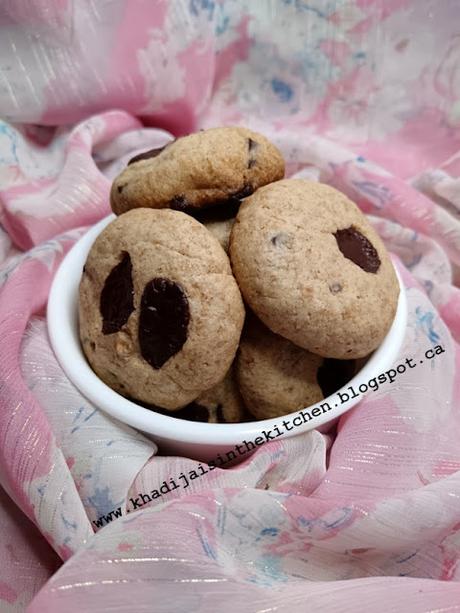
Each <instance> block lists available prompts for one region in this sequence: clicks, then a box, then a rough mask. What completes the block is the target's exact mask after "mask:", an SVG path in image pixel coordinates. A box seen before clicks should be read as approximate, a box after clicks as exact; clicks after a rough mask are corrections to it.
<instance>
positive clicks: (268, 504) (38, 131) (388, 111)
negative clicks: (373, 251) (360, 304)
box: [0, 0, 460, 613]
mask: <svg viewBox="0 0 460 613" xmlns="http://www.w3.org/2000/svg"><path fill="white" fill-rule="evenodd" d="M459 19H460V5H459V4H458V2H457V0H444V2H442V3H441V2H433V1H432V0H417V1H416V0H388V1H385V2H383V0H382V1H380V0H311V1H308V0H306V1H303V0H273V1H271V2H266V3H265V2H251V3H249V2H242V1H241V0H228V1H227V2H218V1H213V0H187V1H183V0H177V2H176V1H175V2H165V1H164V2H163V1H152V0H149V1H147V0H135V1H133V2H128V1H126V0H115V1H113V2H110V3H106V2H104V3H103V2H86V1H84V2H77V1H76V0H47V1H46V2H39V1H38V0H33V1H32V2H25V1H24V0H17V1H15V2H13V1H6V2H3V3H2V6H1V7H0V116H1V117H2V118H3V121H1V122H0V219H1V227H0V339H1V351H0V534H1V537H0V611H2V612H3V611H7V612H16V611H23V610H25V609H26V608H27V610H28V611H29V612H30V613H35V612H37V613H41V612H42V611H47V612H51V613H53V612H56V613H57V612H58V611H59V612H60V611H63V610H65V611H66V612H67V613H73V612H74V611H75V612H77V611H82V610H83V611H85V612H102V611H132V610H136V611H150V610H155V611H161V612H172V611H200V612H204V613H205V612H213V611H215V610H217V609H218V608H219V609H220V610H223V611H230V610H238V611H241V612H246V611H248V612H256V611H258V612H259V613H262V611H264V612H265V611H266V612H268V611H270V612H271V611H289V612H292V611H305V610H307V609H308V610H311V611H322V612H323V611H324V612H331V613H332V612H336V611H348V610H349V611H370V610H371V611H374V612H377V613H379V612H381V613H386V612H387V611H391V610H394V611H400V610H401V611H402V610H404V611H409V612H410V613H415V612H428V611H432V610H443V611H456V610H460V604H459V603H460V583H459V581H460V565H459V558H460V446H459V443H458V441H459V440H460V351H459V345H458V343H459V341H460V290H459V289H458V280H459V270H460V179H459V175H460V70H459V66H460V37H459V29H458V23H459ZM221 124H244V125H247V126H249V127H252V128H254V129H256V130H260V131H262V132H264V133H265V134H266V135H267V136H268V137H269V138H271V139H272V140H273V141H274V142H275V143H276V144H277V145H278V146H279V147H280V149H281V150H282V152H283V154H284V156H285V158H286V161H287V174H288V176H299V177H308V178H310V179H314V180H320V181H324V182H327V183H330V184H332V185H334V186H336V187H338V188H339V189H340V190H342V191H344V192H345V193H347V194H348V195H349V196H350V197H351V198H352V199H353V200H355V201H356V202H357V203H358V205H359V206H360V207H361V209H362V210H363V211H364V212H365V213H366V214H368V215H369V218H370V219H371V221H372V223H373V225H374V226H375V228H376V229H377V231H378V232H379V234H380V235H381V236H382V238H383V240H384V241H385V243H386V245H387V247H388V248H389V250H390V251H391V252H392V253H393V256H394V260H395V262H396V265H397V267H398V269H399V271H400V273H401V276H402V278H403V281H404V285H405V288H406V292H407V298H408V309H409V312H408V325H407V330H406V334H405V338H404V343H403V347H402V349H401V353H400V356H399V358H398V360H399V362H403V361H404V360H405V359H406V358H412V359H413V360H414V363H416V368H415V367H414V368H411V369H409V370H407V372H405V373H404V374H403V375H401V376H400V377H399V378H398V379H397V381H395V382H394V383H393V384H386V385H385V386H382V387H381V388H380V389H379V390H378V391H376V392H372V393H370V394H369V395H367V396H366V397H365V398H364V399H363V400H362V401H361V402H360V403H359V405H358V406H357V407H356V408H355V409H353V410H352V411H350V412H349V413H348V414H346V415H344V416H343V417H342V418H341V419H340V420H339V423H338V425H337V427H336V428H334V429H332V430H330V431H329V432H328V433H326V434H321V433H319V432H317V431H313V432H310V433H306V434H303V435H299V436H296V437H294V438H291V439H286V440H277V441H273V442H270V443H267V444H265V445H263V446H262V447H260V448H259V449H258V451H257V452H256V453H255V454H254V455H252V456H251V457H249V458H248V459H246V461H244V462H243V463H241V464H239V465H238V466H236V467H234V468H231V469H227V470H223V469H220V468H217V469H215V470H214V471H212V472H209V473H208V474H206V475H204V476H202V477H201V478H200V479H198V480H196V481H195V480H194V481H191V482H190V487H189V488H188V489H178V490H175V491H172V492H171V493H168V494H167V495H164V496H163V497H162V498H161V499H154V500H152V501H151V502H148V501H147V502H146V503H145V504H143V505H142V508H140V509H139V510H136V511H135V512H132V513H131V514H130V515H127V514H125V513H123V514H122V515H121V516H119V517H117V515H113V513H112V515H110V514H111V512H112V511H114V510H116V509H118V508H121V509H123V510H124V509H126V507H127V505H128V504H129V501H130V499H131V498H133V497H134V498H136V497H137V496H139V493H142V492H146V493H148V492H150V491H152V490H153V489H155V488H158V486H159V485H160V484H161V483H162V481H163V480H165V479H168V478H170V477H175V476H178V475H180V473H181V472H182V471H185V472H187V471H190V470H192V469H194V468H197V464H198V463H197V462H196V461H194V460H190V459H187V458H180V457H166V456H162V455H161V450H160V451H158V449H157V448H156V445H155V444H154V443H152V441H150V440H149V439H147V438H146V437H145V436H144V435H142V434H141V433H139V432H136V431H135V430H133V429H132V428H130V427H128V426H125V425H123V424H121V423H119V422H116V421H114V420H113V419H111V418H110V417H109V416H107V415H106V414H105V413H103V412H102V411H100V410H99V409H98V407H96V406H93V405H92V404H91V403H89V402H88V401H87V400H86V399H85V398H84V397H83V396H82V395H81V394H80V393H79V391H78V390H77V389H75V387H74V386H73V385H72V384H71V383H70V381H69V380H68V379H67V378H66V376H65V375H64V373H63V372H62V370H61V368H60V366H59V364H58V363H57V361H56V358H55V357H54V354H53V351H52V349H51V347H50V344H49V339H48V336H47V328H46V321H45V309H46V302H47V297H48V293H49V289H50V285H51V283H52V279H53V275H54V273H55V271H56V269H57V267H58V266H59V263H60V262H61V260H62V258H63V257H64V255H65V253H66V252H67V251H68V249H69V248H70V247H71V246H72V245H73V244H74V243H75V241H76V240H77V239H78V238H79V237H80V236H81V235H82V234H83V233H84V232H85V229H87V228H88V227H89V226H91V225H92V224H93V223H95V222H96V221H98V220H99V219H101V218H102V217H103V216H105V215H106V214H107V213H108V212H109V202H108V194H109V188H110V181H111V179H112V178H113V177H114V176H115V175H116V174H117V173H118V172H119V171H120V169H121V168H122V167H123V166H124V165H125V164H126V162H127V160H128V159H129V158H130V157H131V156H132V155H134V154H135V153H137V152H139V151H142V150H143V149H147V148H152V147H156V146H161V145H162V144H163V143H164V142H165V141H166V140H167V139H168V138H169V137H170V135H171V134H173V135H175V136H177V135H181V134H186V133H188V132H190V131H193V130H196V129H199V128H202V127H203V128H206V127H209V126H213V125H221ZM456 281H457V284H456ZM434 347H442V348H443V351H442V353H439V354H438V355H435V357H434V358H432V359H425V358H424V356H425V353H426V351H427V349H429V348H434ZM102 516H105V517H107V516H110V518H109V519H108V520H107V521H106V522H105V523H104V522H102V525H101V522H100V521H99V520H100V518H101V517H102Z"/></svg>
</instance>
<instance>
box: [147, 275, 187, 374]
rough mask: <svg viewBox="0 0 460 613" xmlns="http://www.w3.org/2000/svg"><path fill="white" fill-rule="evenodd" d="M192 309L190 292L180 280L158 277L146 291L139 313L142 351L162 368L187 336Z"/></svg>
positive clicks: (149, 360) (154, 366) (149, 283)
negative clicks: (188, 298)
mask: <svg viewBox="0 0 460 613" xmlns="http://www.w3.org/2000/svg"><path fill="white" fill-rule="evenodd" d="M189 321H190V309H189V305H188V300H187V296H186V295H185V292H184V290H183V289H182V287H181V286H180V285H179V284H178V283H174V281H171V280H170V279H163V278H161V277H157V278H155V279H152V280H151V281H149V282H148V283H147V285H146V286H145V288H144V291H143V293H142V298H141V305H140V314H139V336H138V338H139V346H140V350H141V355H142V357H143V358H144V360H146V362H148V363H149V364H150V366H152V367H153V368H155V369H159V368H161V367H162V366H163V364H165V363H166V362H167V361H168V360H169V359H170V358H171V357H172V356H174V355H176V353H177V352H178V351H180V349H181V348H182V346H183V345H184V343H185V341H186V340H187V329H188V324H189Z"/></svg>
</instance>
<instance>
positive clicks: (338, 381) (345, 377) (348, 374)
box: [316, 358, 356, 398]
mask: <svg viewBox="0 0 460 613" xmlns="http://www.w3.org/2000/svg"><path fill="white" fill-rule="evenodd" d="M355 368H356V364H355V360H336V359H335V358H325V359H324V361H323V363H322V364H321V366H320V367H319V368H318V373H317V376H316V379H317V381H318V385H319V386H320V388H321V391H322V392H323V395H324V397H325V398H327V397H328V396H330V395H331V394H333V393H334V392H336V391H337V390H339V389H340V388H341V387H343V386H344V385H345V383H348V381H350V379H351V378H352V377H353V375H354V373H355Z"/></svg>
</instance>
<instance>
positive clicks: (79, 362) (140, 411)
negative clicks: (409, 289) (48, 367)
mask: <svg viewBox="0 0 460 613" xmlns="http://www.w3.org/2000/svg"><path fill="white" fill-rule="evenodd" d="M112 219H114V215H110V216H109V217H106V218H105V219H103V220H102V221H100V222H99V223H98V224H96V225H95V226H93V227H92V228H91V229H90V230H89V231H88V232H87V233H86V234H85V235H84V236H83V237H82V238H81V239H80V240H79V241H78V242H77V243H76V244H75V245H74V247H73V248H72V249H71V251H69V253H68V254H67V256H66V257H65V258H64V260H63V262H62V263H61V266H60V267H59V270H58V271H57V273H56V276H55V278H54V281H53V285H52V288H51V292H50V296H49V300H48V314H47V317H48V329H49V335H50V339H51V344H52V347H53V349H54V352H55V354H56V356H57V359H58V361H59V363H60V364H61V366H62V368H63V370H64V371H65V373H66V374H67V376H68V377H69V379H70V380H71V381H72V382H73V383H74V385H75V386H76V387H77V388H78V389H79V390H80V392H81V393H82V394H83V395H84V396H86V398H88V399H89V400H90V401H91V402H92V403H94V404H95V405H96V406H97V407H99V408H100V409H103V410H104V411H105V412H106V413H108V414H109V415H111V416H112V417H115V418H116V419H119V420H120V421H122V422H125V423H126V424H129V425H130V426H133V427H134V428H137V429H139V430H141V431H142V432H144V433H145V434H146V435H147V436H149V437H150V438H151V439H153V440H154V441H155V442H156V443H158V445H159V447H160V449H161V450H162V451H166V452H169V453H176V454H178V455H185V456H187V457H192V458H196V459H199V460H210V459H213V458H214V457H216V454H218V453H222V452H227V451H229V450H231V449H233V447H234V446H235V445H238V444H241V443H242V442H243V441H251V442H252V441H254V440H255V439H256V438H257V437H259V436H262V438H264V440H265V439H266V437H265V435H263V434H262V432H263V431H264V430H265V431H270V430H272V429H273V428H274V427H275V426H278V427H279V429H280V431H281V432H282V435H281V436H285V437H288V436H294V435H296V434H300V433H301V432H305V431H307V430H312V429H314V428H318V427H319V426H322V425H323V424H325V423H327V422H330V421H332V420H334V419H336V418H337V417H338V416H339V415H342V414H343V413H345V412H346V411H348V410H349V409H351V408H352V407H353V406H355V405H356V404H357V403H358V402H359V401H360V400H361V398H362V397H363V394H358V396H357V397H352V395H351V394H350V398H349V400H347V401H345V402H343V403H342V402H341V401H340V397H339V392H340V391H342V392H344V390H346V388H347V387H348V386H350V385H351V386H353V388H354V389H355V390H356V391H358V390H359V386H360V385H362V384H367V382H368V381H369V380H370V379H372V378H374V377H376V376H378V375H379V374H381V373H384V372H386V371H387V370H388V369H389V368H391V366H392V365H393V362H394V360H395V358H396V356H397V354H398V352H399V349H400V347H401V344H402V342H403V338H404V331H405V328H406V317H407V310H406V297H405V292H404V288H403V286H402V283H401V280H400V279H399V276H398V279H399V282H400V293H399V302H398V308H397V312H396V316H395V319H394V321H393V324H392V326H391V328H390V330H389V332H388V334H387V336H386V337H385V339H384V340H383V342H382V344H381V345H380V347H379V348H378V349H377V350H376V351H375V352H374V353H373V354H372V355H371V356H370V358H369V359H368V360H367V362H366V363H365V365H364V366H363V367H362V369H361V370H360V371H359V372H358V373H357V374H356V375H355V376H354V377H353V378H352V379H351V380H350V381H349V382H348V383H347V384H346V385H345V386H344V387H343V388H342V390H338V392H336V393H335V394H333V395H332V396H329V397H328V398H326V399H324V400H323V401H321V403H317V405H312V407H319V405H320V404H323V407H324V410H319V411H318V410H316V411H314V413H313V415H311V411H313V410H314V409H313V408H312V407H310V408H308V409H307V411H309V416H310V417H311V418H310V419H308V421H306V419H307V417H304V418H302V417H299V416H300V412H296V413H291V414H289V415H286V416H284V417H280V418H276V419H266V420H263V421H252V422H246V423H238V424H208V423H200V422H191V421H185V420H183V419H177V418H174V417H168V416H165V415H161V414H159V413H155V412H154V411H151V410H149V409H146V408H144V407H142V406H140V405H138V404H136V403H135V402H132V401H130V400H127V399H126V398H124V397H123V396H121V395H120V394H118V393H117V392H115V391H113V390H112V389H111V388H110V387H108V386H107V385H106V384H105V383H104V382H103V381H101V379H99V377H98V376H97V375H96V374H95V373H94V372H93V370H92V369H91V367H90V366H89V364H88V362H87V361H86V358H85V355H84V353H83V350H82V348H81V345H80V340H79V335H78V308H77V303H78V286H79V283H80V277H81V274H82V269H83V265H84V263H85V261H86V257H87V255H88V252H89V250H90V248H91V245H92V244H93V242H94V240H95V239H96V237H97V235H98V234H99V233H100V232H101V231H102V229H103V228H104V227H105V226H106V225H107V224H108V223H109V222H110V221H112ZM386 385H389V384H388V383H387V384H386ZM325 403H328V405H329V406H330V407H331V409H330V410H329V409H326V408H325V407H326V405H325ZM295 417H298V419H297V420H296V424H295V426H294V424H293V423H292V420H293V419H294V418H295ZM283 419H286V420H290V424H289V425H291V427H292V429H291V430H289V431H286V430H285V428H284V427H283V426H282V422H283ZM299 421H300V422H302V423H300V425H299ZM303 422H305V423H303ZM272 435H273V434H272ZM259 441H260V439H259ZM249 446H250V445H249ZM242 457H244V456H242Z"/></svg>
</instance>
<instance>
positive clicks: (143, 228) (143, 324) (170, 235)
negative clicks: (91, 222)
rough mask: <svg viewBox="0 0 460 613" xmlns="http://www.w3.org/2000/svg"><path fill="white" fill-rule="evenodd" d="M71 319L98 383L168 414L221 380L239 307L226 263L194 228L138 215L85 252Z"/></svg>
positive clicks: (180, 220)
mask: <svg viewBox="0 0 460 613" xmlns="http://www.w3.org/2000/svg"><path fill="white" fill-rule="evenodd" d="M79 318H80V338H81V341H82V345H83V349H84V352H85V354H86V357H87V359H88V361H89V363H90V364H91V366H92V368H93V369H94V371H95V372H96V373H97V374H98V375H99V377H100V378H101V379H102V380H103V381H105V383H107V384H108V385H109V386H110V387H112V388H113V389H115V390H116V391H117V392H119V393H121V394H123V395H125V396H128V397H131V398H134V399H136V400H139V401H141V402H145V403H148V404H154V405H158V406H162V407H165V408H166V409H168V410H176V409H178V408H180V407H183V406H185V405H186V404H188V403H189V402H191V401H192V400H194V399H195V398H197V397H198V396H199V395H200V394H201V393H202V392H203V391H205V390H208V389H210V388H211V387H212V386H214V385H215V384H217V383H218V382H219V381H221V379H222V378H223V377H224V375H225V374H226V372H227V371H228V369H229V367H230V365H231V363H232V361H233V359H234V356H235V353H236V350H237V347H238V342H239V338H240V333H241V329H242V326H243V320H244V306H243V302H242V299H241V295H240V292H239V289H238V286H237V284H236V281H235V279H234V277H233V276H232V272H231V268H230V263H229V260H228V257H227V255H226V254H225V253H224V251H223V249H222V247H221V246H220V245H219V243H218V242H217V240H216V239H215V238H214V237H213V236H212V235H211V234H210V233H209V232H208V231H207V230H206V228H205V227H204V226H203V225H202V224H200V223H199V222H198V221H196V220H195V219H193V218H192V217H190V216H188V215H185V214H184V213H180V212H178V211H171V210H153V209H136V210H134V211H130V212H129V213H126V214H125V215H123V216H121V217H119V218H117V219H116V220H115V221H113V222H112V223H110V224H109V225H108V226H107V227H106V228H105V229H104V230H103V231H102V233H101V234H100V235H99V236H98V237H97V239H96V241H95V243H94V244H93V246H92V248H91V251H90V253H89V255H88V259H87V261H86V264H85V267H84V272H83V276H82V279H81V283H80V294H79Z"/></svg>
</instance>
